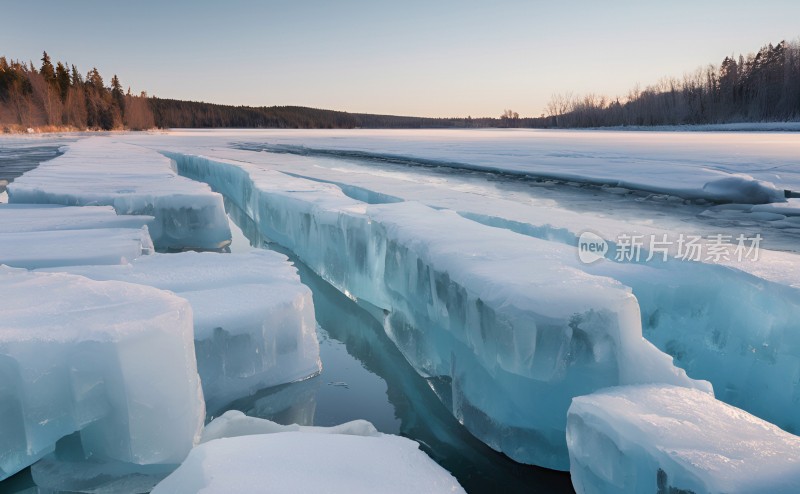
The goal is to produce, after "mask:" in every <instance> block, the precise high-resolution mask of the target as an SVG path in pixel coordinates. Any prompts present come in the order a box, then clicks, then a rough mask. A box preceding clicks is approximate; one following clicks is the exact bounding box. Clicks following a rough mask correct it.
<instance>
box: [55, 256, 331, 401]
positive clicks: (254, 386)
mask: <svg viewBox="0 0 800 494" xmlns="http://www.w3.org/2000/svg"><path fill="white" fill-rule="evenodd" d="M58 270H59V271H67V272H70V273H74V274H80V275H82V276H86V277H88V278H92V279H95V280H119V281H126V282H130V283H139V284H143V285H149V286H153V287H156V288H160V289H162V290H171V291H173V292H175V293H177V294H178V295H180V296H181V297H183V298H185V299H186V300H188V301H189V303H190V304H191V306H192V309H193V312H194V339H195V344H194V348H195V351H196V354H197V368H198V371H199V372H200V377H201V380H202V383H203V391H204V395H205V398H206V400H207V403H208V407H209V409H210V410H213V409H215V408H216V407H217V406H219V405H224V404H227V403H228V402H229V401H231V400H233V399H236V398H240V397H242V396H246V395H248V394H250V393H251V392H254V391H256V390H258V389H262V388H266V387H269V386H275V385H278V384H283V383H288V382H292V381H296V380H298V379H304V378H307V377H309V376H312V375H314V374H316V373H318V372H319V371H320V365H321V364H320V359H319V343H318V341H317V336H316V322H315V317H314V304H313V301H312V299H311V291H310V290H309V289H308V287H306V286H305V285H303V284H302V283H300V278H299V277H298V275H297V270H296V269H295V267H294V266H293V265H292V264H291V263H290V262H289V261H288V259H287V258H286V256H284V255H283V254H279V253H277V252H273V251H265V250H256V251H252V252H248V253H243V254H217V253H211V252H206V253H197V252H182V253H176V254H155V255H151V256H145V257H142V258H140V259H137V260H135V261H133V262H131V263H130V264H128V265H119V266H77V267H71V268H59V269H58Z"/></svg>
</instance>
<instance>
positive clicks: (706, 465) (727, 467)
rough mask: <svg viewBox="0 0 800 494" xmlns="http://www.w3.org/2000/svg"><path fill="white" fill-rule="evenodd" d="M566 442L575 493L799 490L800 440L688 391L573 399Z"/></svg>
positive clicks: (632, 391) (613, 392) (659, 389)
mask: <svg viewBox="0 0 800 494" xmlns="http://www.w3.org/2000/svg"><path fill="white" fill-rule="evenodd" d="M567 442H568V444H569V448H570V473H571V475H572V482H573V485H574V486H575V490H576V491H577V492H578V494H590V493H602V494H611V493H617V492H618V493H627V492H656V491H658V492H694V493H723V492H724V493H729V494H744V493H753V494H756V493H762V492H769V493H775V494H780V493H786V494H792V493H796V492H798V491H800V438H798V437H797V436H794V435H791V434H789V433H786V432H784V431H782V430H780V429H779V428H778V427H775V426H774V425H772V424H770V423H768V422H765V421H763V420H760V419H758V418H756V417H754V416H752V415H750V414H748V413H746V412H744V411H742V410H739V409H737V408H734V407H732V406H730V405H726V404H724V403H722V402H720V401H717V400H715V399H714V398H713V397H711V396H710V395H707V394H705V393H701V392H698V391H696V390H692V389H687V388H678V387H673V386H654V385H653V386H630V387H621V388H611V389H608V390H605V391H600V392H597V393H595V394H591V395H588V396H581V397H578V398H575V399H574V400H573V402H572V406H571V407H570V409H569V416H568V419H567Z"/></svg>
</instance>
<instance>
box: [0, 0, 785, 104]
mask: <svg viewBox="0 0 800 494" xmlns="http://www.w3.org/2000/svg"><path fill="white" fill-rule="evenodd" d="M798 19H800V1H797V0H786V1H768V0H765V1H760V2H757V1H750V2H744V1H736V0H730V1H723V0H715V1H700V0H694V1H682V0H681V1H661V2H650V1H645V0H640V1H618V2H590V1H585V2H581V1H550V2H540V1H490V0H486V1H468V0H464V1H434V0H428V1H417V0H404V1H397V2H382V1H377V0H374V1H365V0H364V1H362V0H352V1H348V0H343V1H335V0H328V1H324V0H323V1H302V0H295V1H290V0H273V1H267V0H265V1H233V0H229V1H217V2H211V1H200V0H198V1H192V2H190V1H185V2H167V1H166V0H162V1H160V2H159V1H141V2H140V1H137V2H115V1H113V0H112V1H109V0H105V1H71V2H66V1H52V2H43V1H38V2H37V1H35V0H25V1H16V0H0V54H2V55H6V56H8V57H11V58H21V59H25V60H27V59H33V60H34V61H35V62H36V63H37V64H38V60H39V58H41V52H42V50H47V51H48V53H50V55H51V56H52V57H53V58H54V59H57V60H66V61H68V62H70V63H74V64H76V65H77V66H78V67H79V68H80V69H81V71H82V72H84V73H85V72H86V71H87V70H89V69H90V68H91V67H92V66H95V65H96V66H97V68H98V69H100V71H101V73H102V74H103V75H104V76H105V77H106V78H110V77H111V75H112V74H114V73H117V74H118V75H119V76H120V78H121V80H122V82H123V84H125V85H126V86H127V85H130V86H132V88H133V89H134V90H135V91H139V90H147V91H148V92H149V93H150V94H155V95H157V96H161V97H170V98H180V99H194V100H203V101H211V102H215V103H228V104H246V105H303V106H313V107H319V108H330V109H336V110H346V111H354V112H370V113H391V114H405V115H425V116H466V115H472V116H484V115H485V116H498V115H499V114H500V113H501V112H502V111H503V109H504V108H512V109H514V110H516V111H518V112H519V113H520V114H522V115H526V116H528V115H529V116H538V115H539V114H540V113H541V112H542V111H543V109H544V106H545V105H546V103H547V101H548V100H549V99H550V96H551V95H552V94H553V93H555V92H562V93H563V92H573V93H576V94H581V93H585V92H589V91H592V92H596V93H602V94H607V95H611V96H613V95H617V94H619V95H624V94H625V93H627V91H628V89H630V88H631V87H632V86H633V85H634V84H635V83H637V82H639V83H641V84H642V85H647V84H649V83H653V82H656V81H657V80H658V79H660V78H661V77H662V76H666V75H675V76H681V75H682V74H683V73H684V72H686V71H691V70H693V69H695V68H696V67H698V66H700V65H705V64H707V63H712V62H713V63H715V64H718V63H719V62H720V61H721V60H722V58H723V57H724V56H726V55H730V54H733V53H737V54H738V53H739V52H749V51H755V50H757V49H758V47H760V46H761V45H762V44H766V43H769V42H772V43H776V42H778V41H780V40H781V39H783V38H787V39H795V38H797V37H798V36H799V35H800V24H799V23H798V22H797V20H798Z"/></svg>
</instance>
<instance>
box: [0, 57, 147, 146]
mask: <svg viewBox="0 0 800 494" xmlns="http://www.w3.org/2000/svg"><path fill="white" fill-rule="evenodd" d="M155 126H156V123H155V121H154V120H153V112H152V110H151V109H150V102H149V98H148V97H147V95H146V94H145V93H141V94H139V95H133V94H131V91H130V88H128V90H127V92H126V91H123V88H122V84H121V83H120V81H119V78H118V77H117V76H116V75H114V76H113V77H112V78H111V84H110V86H106V84H105V82H104V81H103V77H102V76H101V75H100V72H98V70H97V68H93V69H92V70H90V71H89V72H87V73H86V75H85V76H82V75H81V73H80V72H79V71H78V69H77V67H75V65H72V66H70V65H68V64H66V63H62V62H58V63H56V64H55V65H54V64H53V62H52V60H51V59H50V56H49V55H48V54H47V52H44V53H43V55H42V59H41V66H40V67H39V68H38V69H37V68H36V66H34V64H33V62H28V63H24V62H20V61H18V60H10V61H9V60H8V59H6V57H0V129H2V130H3V131H4V132H14V131H17V132H19V131H25V130H27V129H37V130H40V131H48V130H53V131H54V130H85V129H91V130H112V129H122V128H127V129H131V130H142V129H149V128H153V127H155Z"/></svg>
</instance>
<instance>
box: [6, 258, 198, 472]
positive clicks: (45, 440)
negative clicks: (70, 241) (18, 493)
mask: <svg viewBox="0 0 800 494" xmlns="http://www.w3.org/2000/svg"><path fill="white" fill-rule="evenodd" d="M0 313H2V314H3V317H2V319H1V320H0V403H2V404H3V406H2V408H0V479H2V478H6V477H8V476H9V475H12V474H14V473H15V472H17V471H19V470H21V469H23V468H25V467H27V466H28V465H30V464H31V463H33V462H35V461H36V460H38V459H39V458H40V457H42V456H43V455H45V454H47V453H49V452H51V451H53V449H54V446H55V444H56V442H57V441H58V440H59V439H61V438H62V437H65V436H68V435H70V434H72V433H73V432H75V431H80V440H81V443H82V446H83V448H84V450H85V451H86V454H87V455H91V456H94V457H96V458H109V459H112V460H118V461H121V462H127V463H136V464H176V463H179V462H181V461H182V460H183V458H184V457H185V455H186V454H187V453H188V451H189V449H191V447H192V445H193V444H194V442H195V441H196V440H197V438H198V437H199V433H200V430H201V428H202V424H203V419H204V416H205V407H204V403H203V395H202V390H201V388H200V381H199V378H198V375H197V368H196V364H195V357H194V341H193V339H192V317H191V308H190V306H189V304H188V303H187V302H186V301H185V300H183V299H181V298H179V297H177V296H175V295H172V294H169V293H166V292H162V291H158V290H154V289H152V288H150V287H144V286H139V285H133V284H129V283H119V282H97V281H92V280H89V279H86V278H83V277H80V276H74V275H68V274H45V273H30V272H27V271H24V270H18V269H12V268H7V267H0Z"/></svg>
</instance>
